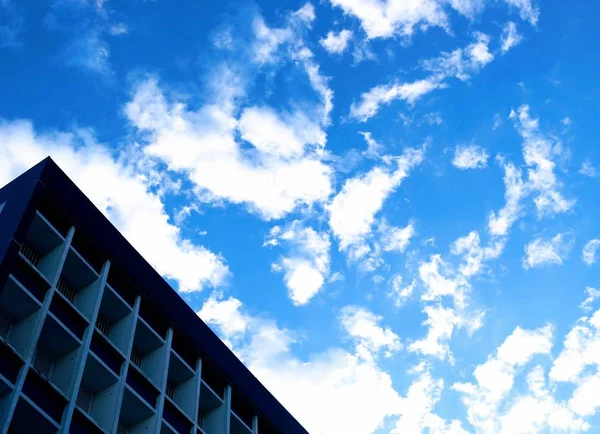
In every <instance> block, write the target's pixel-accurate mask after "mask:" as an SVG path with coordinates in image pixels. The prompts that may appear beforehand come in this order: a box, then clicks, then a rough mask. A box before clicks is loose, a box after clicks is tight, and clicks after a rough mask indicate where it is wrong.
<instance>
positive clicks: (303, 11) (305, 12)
mask: <svg viewBox="0 0 600 434" xmlns="http://www.w3.org/2000/svg"><path fill="white" fill-rule="evenodd" d="M293 16H294V17H298V18H299V19H300V20H302V21H304V22H305V23H308V24H311V23H312V22H313V21H314V20H315V18H316V15H315V7H314V6H313V5H312V3H305V4H304V6H302V7H301V8H300V9H298V10H297V11H296V12H294V13H293Z"/></svg>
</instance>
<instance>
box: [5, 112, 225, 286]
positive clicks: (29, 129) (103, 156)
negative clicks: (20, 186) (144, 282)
mask: <svg viewBox="0 0 600 434" xmlns="http://www.w3.org/2000/svg"><path fill="white" fill-rule="evenodd" d="M0 154H2V156H3V158H2V159H1V160H0V184H4V183H5V182H8V181H10V180H11V179H12V178H14V177H16V176H17V175H19V174H20V173H21V172H23V171H25V170H27V169H28V168H29V167H31V166H33V165H34V164H36V163H38V162H39V161H41V160H42V159H43V158H45V157H47V156H48V155H50V156H52V157H53V158H54V159H55V161H56V162H57V163H58V164H59V165H60V166H61V168H62V169H63V170H64V171H65V172H66V173H67V175H69V176H70V177H71V178H72V179H73V181H74V182H75V183H76V184H77V185H78V186H79V187H80V188H81V189H82V190H83V192H84V193H85V194H86V195H87V196H88V197H89V198H90V200H91V201H92V202H93V203H94V204H95V205H96V206H97V207H98V208H99V209H100V210H101V211H102V212H103V213H104V214H105V215H106V216H107V217H108V218H109V219H110V220H111V222H112V223H113V224H114V225H115V226H116V227H117V228H118V229H119V230H120V231H121V233H123V235H124V236H125V237H126V238H127V240H128V241H129V242H131V244H132V245H133V246H134V247H135V248H136V249H137V250H138V251H139V252H140V253H141V254H142V256H144V258H145V259H146V260H147V261H148V262H150V263H151V264H152V265H153V266H154V267H155V268H156V270H157V271H158V272H159V273H160V274H162V275H163V276H165V277H169V278H171V279H174V280H176V281H177V282H178V284H179V290H180V291H195V290H201V289H202V288H203V287H205V286H219V285H221V284H222V283H224V281H225V279H226V278H227V276H228V274H229V271H228V269H227V266H226V265H225V263H224V260H223V258H222V257H221V256H220V255H217V254H214V253H212V252H210V251H209V250H207V249H206V248H205V247H203V246H200V245H197V244H195V243H193V242H192V241H191V240H189V239H186V238H184V237H183V236H182V235H181V231H180V229H179V228H178V227H177V226H174V225H173V224H171V223H170V222H169V216H168V214H167V212H166V210H165V206H164V204H163V202H162V198H161V197H160V196H159V195H157V194H155V193H152V192H151V189H152V188H153V187H155V186H156V185H160V184H162V183H163V181H165V180H163V179H161V178H160V177H159V179H158V180H156V179H155V178H156V177H157V176H158V175H157V173H156V172H153V170H152V168H151V166H149V167H150V169H149V170H147V171H144V170H140V169H139V168H137V167H136V161H135V159H133V160H131V161H129V163H128V162H127V161H128V155H121V156H120V158H116V157H117V156H115V155H112V154H111V151H109V150H108V149H107V148H105V147H104V146H102V145H99V144H98V143H97V142H96V139H95V137H94V136H93V133H91V132H90V131H88V130H76V131H73V132H66V133H53V134H37V133H36V132H35V131H34V129H33V126H32V124H31V123H30V122H27V121H15V122H6V121H0ZM129 157H132V156H129ZM132 158H133V157H132ZM153 179H154V181H153ZM153 183H156V185H154V184H153ZM148 234H152V237H149V236H148Z"/></svg>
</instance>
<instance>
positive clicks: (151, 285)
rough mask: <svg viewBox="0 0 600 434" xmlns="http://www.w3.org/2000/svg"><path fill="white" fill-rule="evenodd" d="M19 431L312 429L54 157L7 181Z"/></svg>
mask: <svg viewBox="0 0 600 434" xmlns="http://www.w3.org/2000/svg"><path fill="white" fill-rule="evenodd" d="M148 236H149V237H151V236H152V234H148ZM7 433H11V434H12V433H14V434H47V433H48V434H49V433H73V434H78V433H90V434H96V433H98V434H100V433H118V434H125V433H129V434H141V433H160V434H175V433H180V434H183V433H186V434H201V433H205V434H229V433H231V434H277V433H278V434H306V433H307V431H306V430H305V429H304V428H303V427H302V426H301V425H300V424H299V423H298V422H297V421H296V420H295V419H294V418H293V417H292V416H291V415H290V413H289V412H288V411H287V410H286V409H285V408H284V407H283V406H282V405H281V404H280V403H279V402H278V401H277V400H276V399H275V398H274V397H273V395H271V394H270V393H269V391H268V390H267V389H266V388H265V387H264V386H263V385H262V384H261V383H260V382H259V381H258V380H257V379H256V378H255V377H254V376H253V375H252V374H251V373H250V371H249V370H248V369H247V368H246V367H245V366H244V365H243V364H242V363H241V362H240V361H239V360H238V359H237V357H236V356H235V355H234V354H233V353H232V352H231V351H230V350H229V349H228V348H227V346H226V345H225V344H224V343H223V342H222V341H221V340H220V339H219V338H218V337H217V336H216V335H215V334H214V333H213V332H212V331H211V330H210V329H209V328H208V326H207V325H206V324H204V323H203V322H202V320H200V318H199V317H198V316H197V315H196V313H195V312H194V311H193V310H192V309H191V308H190V307H189V306H188V305H187V304H186V303H185V301H184V300H183V299H182V298H181V297H180V296H179V295H178V294H177V292H176V291H175V290H173V289H172V288H171V287H170V286H169V284H168V283H167V282H166V281H165V280H164V279H162V277H161V276H160V275H159V274H158V273H157V272H156V271H155V270H154V269H153V268H152V267H151V266H150V265H149V264H148V263H147V262H146V261H145V260H144V259H143V258H142V257H141V256H140V254H139V253H137V252H136V250H135V249H134V248H133V247H132V246H131V245H130V244H129V243H128V242H127V241H126V240H125V238H124V237H123V236H122V235H121V234H120V233H119V232H118V231H117V229H115V227H114V226H112V224H111V223H110V222H109V221H108V220H107V219H106V218H105V217H104V215H103V214H102V213H101V212H100V211H99V210H98V209H97V208H96V207H95V206H94V205H93V204H92V203H91V202H90V201H89V200H88V199H87V198H86V197H85V195H84V194H83V193H82V192H81V191H80V190H79V189H78V188H77V187H76V186H75V184H74V183H73V182H72V181H71V180H70V179H69V178H68V177H67V176H66V175H65V174H64V173H63V172H62V171H61V169H60V168H59V167H58V166H57V165H56V164H55V163H54V162H53V161H52V159H50V158H47V159H46V160H44V161H42V162H41V163H39V164H38V165H36V166H35V167H33V168H31V169H30V170H29V171H27V172H25V173H24V174H23V175H21V176H19V177H18V178H17V179H15V180H14V181H12V182H11V183H9V184H8V185H6V186H5V187H3V188H2V189H0V434H7Z"/></svg>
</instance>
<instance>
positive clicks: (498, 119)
mask: <svg viewBox="0 0 600 434" xmlns="http://www.w3.org/2000/svg"><path fill="white" fill-rule="evenodd" d="M501 126H502V117H501V116H500V115H499V114H498V113H495V114H494V124H493V125H492V131H496V130H497V129H498V128H500V127H501Z"/></svg>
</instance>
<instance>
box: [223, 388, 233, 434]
mask: <svg viewBox="0 0 600 434" xmlns="http://www.w3.org/2000/svg"><path fill="white" fill-rule="evenodd" d="M223 407H224V409H225V411H224V412H223V413H225V430H224V431H223V432H224V433H225V434H229V433H230V432H231V414H230V413H231V386H230V385H229V384H228V385H227V386H226V387H225V395H224V396H223Z"/></svg>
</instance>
